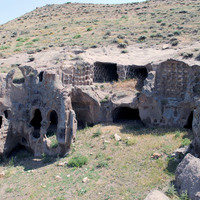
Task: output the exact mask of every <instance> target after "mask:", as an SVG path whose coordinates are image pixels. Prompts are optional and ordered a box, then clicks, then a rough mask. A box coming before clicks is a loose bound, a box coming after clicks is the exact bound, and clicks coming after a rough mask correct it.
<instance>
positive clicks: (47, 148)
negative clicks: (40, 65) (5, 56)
mask: <svg viewBox="0 0 200 200" xmlns="http://www.w3.org/2000/svg"><path fill="white" fill-rule="evenodd" d="M20 70H21V71H22V74H23V76H24V82H23V83H21V84H14V83H13V76H14V73H15V72H14V70H12V71H11V72H9V73H8V75H7V76H6V77H2V76H1V78H0V80H1V88H0V98H1V99H0V102H1V103H0V125H1V126H0V131H1V134H0V155H1V156H2V155H7V154H8V153H9V152H11V150H12V149H13V148H14V147H15V146H17V145H18V144H20V145H23V146H25V147H26V148H27V149H28V150H30V151H31V152H33V154H34V155H35V156H41V154H42V153H46V154H49V155H58V154H59V155H65V154H66V153H67V152H68V150H69V148H70V144H71V142H72V140H73V138H74V137H75V133H76V126H77V123H76V118H75V112H74V111H73V110H72V106H71V98H70V94H71V89H72V88H70V87H68V88H64V87H63V85H62V82H61V81H60V79H59V75H58V74H57V73H56V72H55V71H45V72H42V73H40V74H38V72H37V71H36V70H34V69H33V68H31V67H28V66H25V67H21V68H20ZM51 134H52V135H55V137H56V139H57V141H58V145H57V146H56V147H54V148H53V147H51V140H50V139H49V138H48V135H51Z"/></svg>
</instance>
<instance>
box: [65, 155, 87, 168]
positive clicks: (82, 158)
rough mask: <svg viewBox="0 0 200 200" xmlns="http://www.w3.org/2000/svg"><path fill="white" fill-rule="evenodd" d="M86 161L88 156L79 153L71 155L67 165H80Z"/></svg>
mask: <svg viewBox="0 0 200 200" xmlns="http://www.w3.org/2000/svg"><path fill="white" fill-rule="evenodd" d="M87 163H88V158H87V157H86V156H82V155H81V154H79V155H77V156H74V157H72V158H71V159H70V160H69V162H68V163H67V165H68V166H69V167H82V166H83V165H86V164H87Z"/></svg>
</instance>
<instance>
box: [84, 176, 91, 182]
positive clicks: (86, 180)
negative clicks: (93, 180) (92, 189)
mask: <svg viewBox="0 0 200 200" xmlns="http://www.w3.org/2000/svg"><path fill="white" fill-rule="evenodd" d="M89 180H90V179H89V178H88V177H85V178H84V179H83V180H82V182H83V183H87V182H88V181H89Z"/></svg>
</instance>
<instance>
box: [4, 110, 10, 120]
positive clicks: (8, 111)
mask: <svg viewBox="0 0 200 200" xmlns="http://www.w3.org/2000/svg"><path fill="white" fill-rule="evenodd" d="M3 113H4V116H5V118H6V119H10V117H11V111H10V110H4V112H3Z"/></svg>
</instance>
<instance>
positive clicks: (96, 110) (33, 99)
mask: <svg viewBox="0 0 200 200" xmlns="http://www.w3.org/2000/svg"><path fill="white" fill-rule="evenodd" d="M20 70H21V72H22V74H23V76H24V77H23V79H24V82H23V83H21V84H15V83H13V78H14V74H15V72H14V70H11V71H10V72H9V73H8V74H7V76H4V75H0V82H1V84H0V125H1V127H0V132H1V134H0V155H4V154H8V153H9V152H10V151H11V150H12V149H13V148H14V147H15V146H16V145H17V144H21V145H23V146H25V147H26V148H27V149H29V150H30V151H32V152H33V153H34V155H35V156H40V155H41V154H42V153H47V154H49V155H56V154H58V153H59V154H60V155H65V154H66V153H67V151H68V150H69V147H70V144H71V142H72V141H74V140H75V135H76V134H75V133H76V127H77V122H76V119H77V121H78V124H79V127H85V126H87V125H94V124H97V123H100V122H112V121H115V120H117V117H115V115H120V114H121V113H124V112H125V111H127V112H129V111H130V113H128V114H127V115H132V116H133V119H136V120H137V121H138V122H140V124H142V125H143V124H144V125H147V126H151V125H156V126H176V127H186V128H192V120H193V130H194V135H195V142H194V146H195V151H196V152H197V153H199V154H200V150H199V149H200V134H199V130H200V125H199V124H200V117H199V113H200V110H199V109H200V106H199V105H200V104H199V103H198V99H199V97H200V92H199V91H200V90H199V87H200V84H199V80H200V75H199V74H200V73H199V72H200V67H199V66H189V65H188V64H186V63H184V62H181V61H177V60H172V59H170V60H166V61H164V62H161V63H158V64H154V65H152V64H146V65H144V66H137V65H134V64H133V65H126V64H124V65H121V64H117V63H109V62H95V63H93V64H92V63H90V64H89V63H87V62H84V60H83V59H81V60H78V61H77V60H76V61H71V62H69V61H65V62H63V63H62V65H61V66H59V67H57V68H55V66H54V67H43V68H42V67H41V68H39V71H37V70H36V69H34V68H32V67H30V66H24V67H20ZM126 79H134V81H135V83H136V84H135V85H134V86H131V87H134V88H125V89H122V90H123V92H121V91H118V92H115V91H109V90H106V89H107V88H104V90H105V91H104V90H101V86H100V85H99V86H98V85H93V83H95V82H97V83H99V82H100V83H104V82H109V84H113V83H112V82H113V81H119V80H122V81H123V80H126ZM15 81H16V80H15ZM18 81H19V80H18ZM119 86H120V84H119ZM129 89H131V90H130V91H129ZM120 92H121V94H120ZM105 97H106V98H105ZM128 109H130V110H128ZM54 111H55V112H54ZM131 111H132V113H131ZM52 112H53V113H52ZM36 115H37V116H36ZM124 115H125V114H124ZM56 118H57V119H56ZM125 118H126V116H125ZM193 118H194V119H193ZM37 119H39V122H37ZM52 121H54V123H53V124H52V123H51V122H52ZM56 121H57V122H56ZM55 126H56V131H55V129H54V132H56V139H57V141H58V146H57V147H56V148H51V141H50V140H49V138H48V137H47V132H49V131H52V129H53V128H55ZM16 138H17V139H16Z"/></svg>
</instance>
